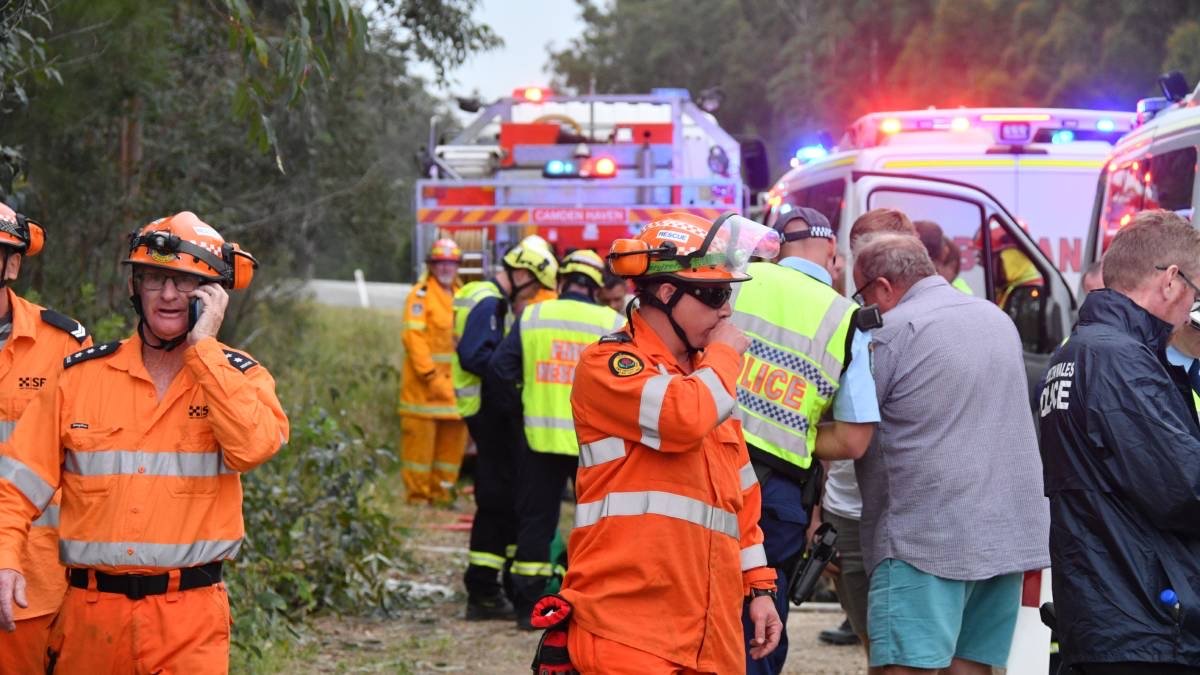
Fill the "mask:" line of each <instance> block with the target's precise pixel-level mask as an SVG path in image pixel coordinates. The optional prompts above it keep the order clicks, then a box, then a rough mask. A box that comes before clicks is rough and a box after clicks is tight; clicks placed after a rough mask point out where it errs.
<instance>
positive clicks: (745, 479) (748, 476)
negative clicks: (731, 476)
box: [738, 462, 758, 492]
mask: <svg viewBox="0 0 1200 675" xmlns="http://www.w3.org/2000/svg"><path fill="white" fill-rule="evenodd" d="M738 478H740V479H742V491H743V492H745V491H746V490H749V489H750V488H752V487H754V485H755V484H757V483H758V476H757V475H756V474H755V473H754V465H753V464H751V463H750V462H746V463H745V464H743V465H742V468H740V469H738Z"/></svg>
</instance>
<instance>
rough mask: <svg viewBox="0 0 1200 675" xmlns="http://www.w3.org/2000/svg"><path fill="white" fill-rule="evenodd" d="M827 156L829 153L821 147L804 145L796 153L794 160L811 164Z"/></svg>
mask: <svg viewBox="0 0 1200 675" xmlns="http://www.w3.org/2000/svg"><path fill="white" fill-rule="evenodd" d="M828 156H829V151H828V150H826V149H825V146H822V145H806V146H804V147H802V148H800V149H799V150H797V151H796V159H798V160H800V161H801V162H813V161H816V160H818V159H825V158H826V157H828Z"/></svg>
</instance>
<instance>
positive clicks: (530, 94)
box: [512, 87, 554, 103]
mask: <svg viewBox="0 0 1200 675" xmlns="http://www.w3.org/2000/svg"><path fill="white" fill-rule="evenodd" d="M512 95H513V98H515V99H517V100H518V101H524V102H526V103H541V102H542V101H545V100H546V99H548V98H550V97H552V96H554V90H553V89H550V88H549V87H517V88H516V89H513V94H512Z"/></svg>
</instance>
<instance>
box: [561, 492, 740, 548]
mask: <svg viewBox="0 0 1200 675" xmlns="http://www.w3.org/2000/svg"><path fill="white" fill-rule="evenodd" d="M645 515H656V516H666V517H667V518H677V519H679V520H685V521H687V522H689V523H693V524H695V525H699V526H700V527H705V528H708V529H710V530H713V531H714V532H720V533H721V534H724V535H727V536H729V537H732V538H734V539H737V538H738V537H739V532H738V520H737V516H736V515H734V514H733V513H730V512H729V511H725V510H723V509H719V508H717V507H715V506H711V505H709V504H705V503H704V502H702V501H700V500H698V499H692V498H691V497H684V496H681V495H676V494H671V493H670V492H659V491H657V490H650V491H646V492H610V493H609V494H607V495H605V496H604V498H603V499H601V500H599V501H595V502H586V503H583V504H579V505H577V506H576V507H575V527H587V526H589V525H595V524H596V523H598V522H600V520H601V519H602V518H608V517H610V516H645Z"/></svg>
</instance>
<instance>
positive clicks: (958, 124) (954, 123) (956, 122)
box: [950, 117, 971, 131]
mask: <svg viewBox="0 0 1200 675" xmlns="http://www.w3.org/2000/svg"><path fill="white" fill-rule="evenodd" d="M970 128H971V120H969V119H967V118H965V117H955V118H954V119H952V120H950V131H966V130H967V129H970Z"/></svg>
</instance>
